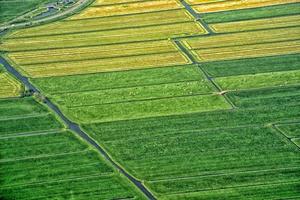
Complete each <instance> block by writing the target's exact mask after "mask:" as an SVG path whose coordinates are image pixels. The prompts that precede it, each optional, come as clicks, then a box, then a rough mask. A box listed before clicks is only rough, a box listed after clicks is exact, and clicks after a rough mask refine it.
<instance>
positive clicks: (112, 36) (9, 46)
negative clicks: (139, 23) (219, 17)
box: [0, 22, 206, 51]
mask: <svg viewBox="0 0 300 200" xmlns="http://www.w3.org/2000/svg"><path fill="white" fill-rule="evenodd" d="M200 34H206V31H205V30H204V29H203V28H202V27H201V26H200V25H199V24H198V23H195V22H185V23H176V24H168V25H161V26H150V27H140V28H130V29H120V30H110V31H99V32H87V33H80V34H64V35H52V36H40V37H30V38H15V39H6V40H4V41H3V43H2V44H1V45H0V50H4V51H23V50H33V49H36V50H37V49H50V48H67V47H80V46H91V45H104V44H115V43H123V42H136V41H147V40H159V39H168V38H172V37H178V36H187V35H200ZM20 44H22V45H20Z"/></svg>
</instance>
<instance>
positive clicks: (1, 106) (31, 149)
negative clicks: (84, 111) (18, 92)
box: [0, 98, 143, 199]
mask: <svg viewBox="0 0 300 200" xmlns="http://www.w3.org/2000/svg"><path fill="white" fill-rule="evenodd" d="M0 113H1V118H2V117H4V119H0V149H1V158H0V163H1V164H0V176H1V186H0V198H1V199H34V198H38V199H48V198H51V199H53V198H57V199H62V198H64V199H65V198H73V197H74V196H76V198H82V199H85V198H88V199H113V198H140V199H143V197H142V196H141V194H140V193H139V192H137V190H136V189H135V188H134V187H133V186H132V185H130V184H129V183H128V182H126V180H125V179H124V178H123V177H121V176H120V175H119V174H118V173H117V172H115V171H114V170H113V169H112V167H111V166H110V165H109V164H108V163H106V162H105V161H104V159H103V158H102V157H101V156H100V155H99V154H98V153H96V152H95V151H94V150H92V149H91V148H90V147H89V146H88V145H87V144H86V143H84V142H83V141H81V140H80V139H79V138H77V137H76V136H75V135H74V134H73V133H71V132H68V131H63V130H62V128H63V127H62V125H61V124H60V123H59V122H58V120H57V119H56V118H55V117H54V116H53V115H52V114H50V113H49V111H48V110H47V109H45V108H44V107H43V106H42V105H41V104H39V103H37V102H35V101H34V100H33V99H32V98H24V99H11V100H8V99H7V100H1V101H0ZM70 191H71V192H70Z"/></svg>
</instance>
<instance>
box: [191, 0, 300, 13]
mask: <svg viewBox="0 0 300 200" xmlns="http://www.w3.org/2000/svg"><path fill="white" fill-rule="evenodd" d="M197 2H199V3H201V0H200V1H197ZM296 2H298V1H297V0H248V1H243V0H237V1H217V2H212V3H209V4H200V5H196V6H193V8H194V9H195V10H196V11H197V12H199V13H210V12H220V11H228V10H240V9H247V8H257V7H265V6H272V5H278V4H286V3H296ZM195 3H196V2H195Z"/></svg>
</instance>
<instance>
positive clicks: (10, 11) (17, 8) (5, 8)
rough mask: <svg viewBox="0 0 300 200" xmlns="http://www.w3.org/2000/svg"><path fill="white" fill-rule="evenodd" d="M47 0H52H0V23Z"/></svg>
mask: <svg viewBox="0 0 300 200" xmlns="http://www.w3.org/2000/svg"><path fill="white" fill-rule="evenodd" d="M48 2H53V0H30V1H24V0H17V1H11V0H4V1H0V24H2V23H5V22H8V21H10V20H13V19H14V18H16V17H18V16H21V15H23V14H25V13H27V12H30V11H32V10H34V9H35V8H36V7H38V6H39V5H40V4H43V3H48Z"/></svg>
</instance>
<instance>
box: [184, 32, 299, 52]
mask: <svg viewBox="0 0 300 200" xmlns="http://www.w3.org/2000/svg"><path fill="white" fill-rule="evenodd" d="M253 38H255V40H254V39H253ZM297 39H300V34H299V28H298V27H293V28H280V29H270V30H261V31H252V32H245V33H244V32H241V33H232V34H220V35H214V36H211V37H194V38H189V39H185V40H183V41H184V44H185V45H186V46H187V47H188V48H189V49H204V48H205V49H207V48H215V47H226V46H238V45H249V44H257V43H266V42H280V41H287V40H297Z"/></svg>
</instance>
